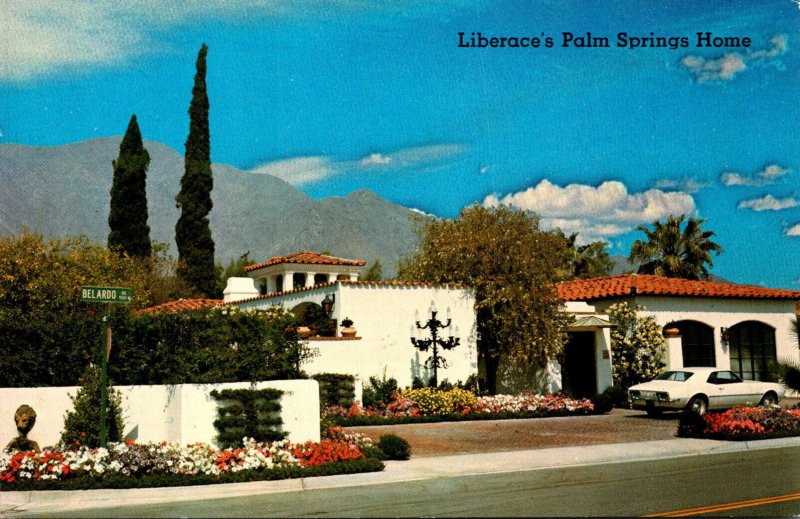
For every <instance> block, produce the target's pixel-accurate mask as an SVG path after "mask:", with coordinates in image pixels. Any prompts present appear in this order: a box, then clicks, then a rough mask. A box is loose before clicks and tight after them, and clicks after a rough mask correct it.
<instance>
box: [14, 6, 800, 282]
mask: <svg viewBox="0 0 800 519" xmlns="http://www.w3.org/2000/svg"><path fill="white" fill-rule="evenodd" d="M116 4H117V3H116V2H111V1H106V0H96V1H94V2H85V3H78V2H71V1H66V0H64V1H44V0H41V1H39V0H26V1H17V0H10V1H7V2H3V3H2V4H0V14H2V18H3V19H4V21H5V23H4V28H3V29H4V30H3V31H2V32H0V57H1V58H2V59H0V143H8V142H13V143H22V144H30V145H58V144H65V143H71V142H76V141H81V140H86V139H90V138H94V137H105V136H110V135H119V134H121V133H123V132H124V130H125V127H126V126H127V123H128V120H129V118H130V115H131V114H132V113H136V115H137V118H138V120H139V124H140V127H141V129H142V133H143V135H144V137H145V138H146V139H150V140H156V141H160V142H163V143H165V144H167V145H169V146H171V147H173V148H174V149H176V150H178V151H179V152H181V153H182V152H183V143H184V141H185V139H186V134H187V131H188V115H187V109H188V105H189V99H190V96H191V86H192V80H193V75H194V64H195V59H196V55H197V50H198V49H199V47H200V44H201V43H202V42H205V43H206V44H208V46H209V54H208V93H209V97H210V101H211V141H212V160H213V161H214V162H223V163H228V164H231V165H234V166H237V167H239V168H242V169H247V170H252V172H253V174H260V173H270V174H275V175H277V176H280V177H282V178H284V179H285V180H287V181H289V182H291V183H292V184H294V185H296V186H297V187H298V188H299V189H301V190H302V191H304V192H306V193H308V194H309V195H311V196H313V197H316V198H322V197H325V196H331V195H333V196H343V195H345V194H347V193H350V192H352V191H354V190H356V189H360V188H368V189H371V190H373V191H375V192H376V193H378V194H379V195H381V196H383V197H385V198H387V199H389V200H391V201H393V202H396V203H399V204H402V205H405V206H408V207H411V208H416V209H419V210H421V211H424V212H427V213H432V214H436V215H439V216H445V217H453V216H456V215H457V214H458V212H459V210H460V209H461V208H463V207H465V206H468V205H471V204H473V203H475V202H477V203H479V204H485V205H493V204H499V203H505V204H510V205H513V206H516V207H520V208H525V209H530V210H534V211H536V212H537V213H539V214H540V215H541V216H542V224H543V226H545V227H552V226H560V227H562V228H563V229H565V230H566V231H568V232H576V231H577V232H579V233H580V235H581V236H582V238H583V239H584V240H596V239H603V240H605V241H607V242H609V243H610V247H609V250H610V252H611V253H612V254H624V255H627V253H628V252H629V250H630V245H631V243H632V242H633V241H634V240H635V239H637V238H639V237H641V233H639V232H637V231H634V230H633V229H634V227H635V226H636V225H640V224H647V223H650V222H652V221H653V220H656V219H663V218H665V217H666V215H668V214H681V213H688V214H690V215H693V216H699V217H702V218H707V219H708V221H707V222H706V224H705V225H706V227H707V228H710V229H712V230H714V231H715V232H716V233H717V236H716V240H717V241H718V243H720V244H721V245H722V246H723V247H724V249H725V252H724V254H722V255H720V256H719V257H717V258H715V262H714V263H715V268H714V269H713V271H712V272H713V273H715V274H718V275H721V276H723V277H726V278H728V279H730V280H732V281H735V282H740V283H753V284H764V285H768V286H776V287H787V288H800V261H798V258H800V188H798V185H800V184H799V183H798V178H799V175H800V172H799V171H798V169H800V162H799V161H800V138H798V137H799V135H798V131H797V122H798V121H800V103H798V91H799V90H800V88H799V87H798V85H800V77H799V76H800V62H798V40H799V39H800V38H798V36H800V33H799V32H798V28H800V8H799V6H798V4H797V3H795V2H794V1H793V0H759V1H728V0H726V1H703V2H696V1H671V2H663V1H640V0H635V1H633V0H621V1H613V2H612V1H598V2H586V1H562V0H558V1H518V2H501V1H484V2H473V1H463V2H460V1H455V0H454V1H440V2H422V1H421V2H415V1H410V0H409V1H406V2H394V3H383V2H381V3H377V2H375V3H373V2H368V1H357V0H352V1H351V0H340V1H336V2H328V3H322V2H316V1H313V2H312V1H308V2H306V1H291V2H290V1H276V0H273V1H268V0H263V1H247V0H241V1H238V2H220V3H215V2H209V1H205V2H199V1H186V2H180V3H174V4H175V5H172V6H170V7H165V5H166V4H163V3H162V2H155V1H139V2H127V3H125V5H124V6H118V5H116ZM384 4H387V5H384ZM459 32H464V33H465V37H466V38H467V39H468V38H469V37H470V35H471V34H472V33H478V32H480V33H481V34H482V35H484V36H485V37H492V36H495V37H523V36H527V37H531V36H535V37H539V38H540V39H541V40H542V46H540V47H538V48H508V47H505V48H497V47H495V48H491V47H489V48H460V47H459V34H458V33H459ZM566 32H569V33H572V34H573V35H574V36H576V37H577V36H582V37H586V36H588V35H587V33H591V34H592V36H594V37H595V38H598V37H605V38H608V42H609V46H608V47H600V46H595V47H577V46H575V45H574V44H571V45H569V46H567V47H565V46H563V39H564V35H563V33H566ZM698 32H702V33H705V32H711V33H712V36H715V37H716V36H718V37H726V36H727V37H736V38H740V39H743V38H745V37H747V38H749V39H750V41H751V44H750V46H749V47H722V48H716V47H713V48H707V47H702V48H700V47H698V45H697V43H698V42H697V35H696V33H698ZM619 33H626V34H627V35H629V36H637V37H641V38H646V37H653V38H656V37H662V38H664V39H668V38H671V37H672V38H678V39H679V38H683V37H685V38H686V40H685V42H686V45H684V46H679V48H675V49H671V48H669V47H660V48H659V47H656V48H652V47H650V46H648V47H647V48H641V47H640V48H634V49H632V48H630V46H621V47H620V46H618V45H617V43H618V42H619V41H620V40H618V34H619ZM651 33H652V34H651ZM548 37H549V38H552V42H553V45H552V47H545V46H544V42H545V40H546V38H548ZM678 41H679V42H680V40H678Z"/></svg>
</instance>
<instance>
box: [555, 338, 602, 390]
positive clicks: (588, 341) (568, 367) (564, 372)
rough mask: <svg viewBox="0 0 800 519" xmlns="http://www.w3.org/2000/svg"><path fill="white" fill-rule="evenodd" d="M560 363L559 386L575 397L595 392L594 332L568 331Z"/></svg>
mask: <svg viewBox="0 0 800 519" xmlns="http://www.w3.org/2000/svg"><path fill="white" fill-rule="evenodd" d="M563 359H564V362H563V363H562V365H561V386H562V387H563V388H564V392H565V393H568V394H570V395H572V396H573V397H577V398H589V397H592V396H594V395H595V394H597V370H596V367H595V358H594V332H569V341H568V342H567V345H566V346H565V347H564V356H563Z"/></svg>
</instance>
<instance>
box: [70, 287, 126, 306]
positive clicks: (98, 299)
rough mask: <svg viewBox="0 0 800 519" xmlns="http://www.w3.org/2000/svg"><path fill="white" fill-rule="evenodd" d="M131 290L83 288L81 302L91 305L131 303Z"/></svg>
mask: <svg viewBox="0 0 800 519" xmlns="http://www.w3.org/2000/svg"><path fill="white" fill-rule="evenodd" d="M132 293H133V290H132V289H130V288H120V287H81V301H86V302H89V303H130V302H131V301H132V296H131V294H132Z"/></svg>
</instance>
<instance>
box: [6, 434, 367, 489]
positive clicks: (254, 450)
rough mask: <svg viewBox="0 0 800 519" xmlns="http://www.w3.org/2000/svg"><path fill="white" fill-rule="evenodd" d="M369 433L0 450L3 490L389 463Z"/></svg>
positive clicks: (320, 471)
mask: <svg viewBox="0 0 800 519" xmlns="http://www.w3.org/2000/svg"><path fill="white" fill-rule="evenodd" d="M369 446H371V442H370V441H369V439H366V438H363V437H357V436H353V435H341V436H340V437H338V438H324V439H323V440H322V441H321V442H319V443H312V442H307V443H304V444H292V443H290V442H288V441H287V440H283V441H279V442H273V443H258V442H256V441H255V440H252V439H248V438H245V440H244V446H243V447H240V448H237V449H222V450H219V449H215V448H213V447H210V446H208V445H206V444H202V443H198V444H193V445H189V446H186V447H181V446H179V445H176V444H168V443H166V442H162V443H157V444H153V443H150V444H136V443H134V442H132V441H126V442H124V443H112V444H109V447H108V448H99V449H89V448H86V447H82V448H79V449H77V450H66V451H60V450H44V451H42V452H38V453H36V452H17V453H13V454H9V453H2V454H0V489H1V490H45V489H78V488H132V487H151V486H183V485H195V484H209V483H222V482H230V481H254V480H266V479H284V478H290V477H308V476H317V475H331V474H341V473H354V472H371V471H378V470H382V469H383V463H381V462H380V461H379V460H375V459H369V458H365V456H364V453H363V452H362V448H363V447H369Z"/></svg>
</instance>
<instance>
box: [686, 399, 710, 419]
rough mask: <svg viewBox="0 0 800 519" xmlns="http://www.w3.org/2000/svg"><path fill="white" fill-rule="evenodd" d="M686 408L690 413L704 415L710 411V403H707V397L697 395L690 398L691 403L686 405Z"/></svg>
mask: <svg viewBox="0 0 800 519" xmlns="http://www.w3.org/2000/svg"><path fill="white" fill-rule="evenodd" d="M686 410H687V411H689V412H690V413H694V414H696V415H700V416H702V415H704V414H706V411H708V403H706V399H705V398H703V397H702V396H696V397H693V398H692V399H691V400H689V403H688V404H687V405H686Z"/></svg>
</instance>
